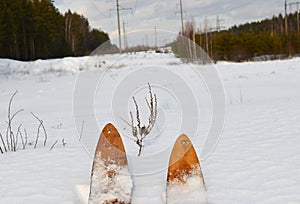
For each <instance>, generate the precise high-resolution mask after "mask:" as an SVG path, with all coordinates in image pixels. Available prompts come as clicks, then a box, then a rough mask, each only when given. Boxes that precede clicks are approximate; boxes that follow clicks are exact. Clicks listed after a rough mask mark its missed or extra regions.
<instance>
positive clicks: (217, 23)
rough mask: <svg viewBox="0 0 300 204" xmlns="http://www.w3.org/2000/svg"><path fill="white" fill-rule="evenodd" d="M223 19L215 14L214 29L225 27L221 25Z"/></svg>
mask: <svg viewBox="0 0 300 204" xmlns="http://www.w3.org/2000/svg"><path fill="white" fill-rule="evenodd" d="M223 21H225V19H220V18H219V16H217V20H216V31H217V32H219V31H221V29H222V28H225V27H224V26H221V22H223Z"/></svg>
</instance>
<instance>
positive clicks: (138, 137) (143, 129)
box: [130, 83, 157, 156]
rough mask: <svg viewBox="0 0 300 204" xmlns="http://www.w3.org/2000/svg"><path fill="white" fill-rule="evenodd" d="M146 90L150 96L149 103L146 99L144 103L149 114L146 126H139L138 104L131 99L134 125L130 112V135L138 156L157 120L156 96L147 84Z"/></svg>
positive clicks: (133, 98)
mask: <svg viewBox="0 0 300 204" xmlns="http://www.w3.org/2000/svg"><path fill="white" fill-rule="evenodd" d="M148 88H149V95H150V101H148V99H147V98H145V99H146V103H147V105H148V108H149V111H150V114H149V117H148V124H147V125H143V126H142V125H141V119H140V111H139V106H138V103H137V101H136V99H135V97H132V100H133V102H134V105H135V111H136V123H137V124H136V125H135V122H134V120H133V114H132V112H131V111H130V119H131V129H132V135H133V137H134V138H135V142H136V144H137V145H138V146H139V153H138V156H140V155H141V153H142V148H143V141H144V139H145V138H146V136H147V135H149V133H150V132H151V130H152V128H153V127H154V124H155V122H156V118H157V98H156V94H153V93H152V89H151V85H150V84H149V83H148Z"/></svg>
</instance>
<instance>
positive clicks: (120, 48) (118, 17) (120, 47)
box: [110, 0, 132, 53]
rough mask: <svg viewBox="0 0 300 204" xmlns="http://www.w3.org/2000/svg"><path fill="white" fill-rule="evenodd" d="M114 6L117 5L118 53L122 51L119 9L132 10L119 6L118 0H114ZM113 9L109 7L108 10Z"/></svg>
mask: <svg viewBox="0 0 300 204" xmlns="http://www.w3.org/2000/svg"><path fill="white" fill-rule="evenodd" d="M116 6H117V9H116V11H117V21H118V34H119V50H120V53H122V39H121V23H120V10H131V12H132V8H121V7H120V4H119V0H116ZM112 10H114V9H110V11H112Z"/></svg>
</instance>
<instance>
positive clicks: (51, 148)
mask: <svg viewBox="0 0 300 204" xmlns="http://www.w3.org/2000/svg"><path fill="white" fill-rule="evenodd" d="M57 142H58V140H56V141H55V143H54V144H53V145H52V146H51V147H50V151H51V150H52V149H53V148H54V146H55V145H56V144H57Z"/></svg>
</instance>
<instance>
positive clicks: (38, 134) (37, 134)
mask: <svg viewBox="0 0 300 204" xmlns="http://www.w3.org/2000/svg"><path fill="white" fill-rule="evenodd" d="M41 126H42V123H40V124H39V127H38V129H37V133H36V139H35V143H34V149H36V146H37V143H38V141H39V136H40V128H41Z"/></svg>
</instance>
